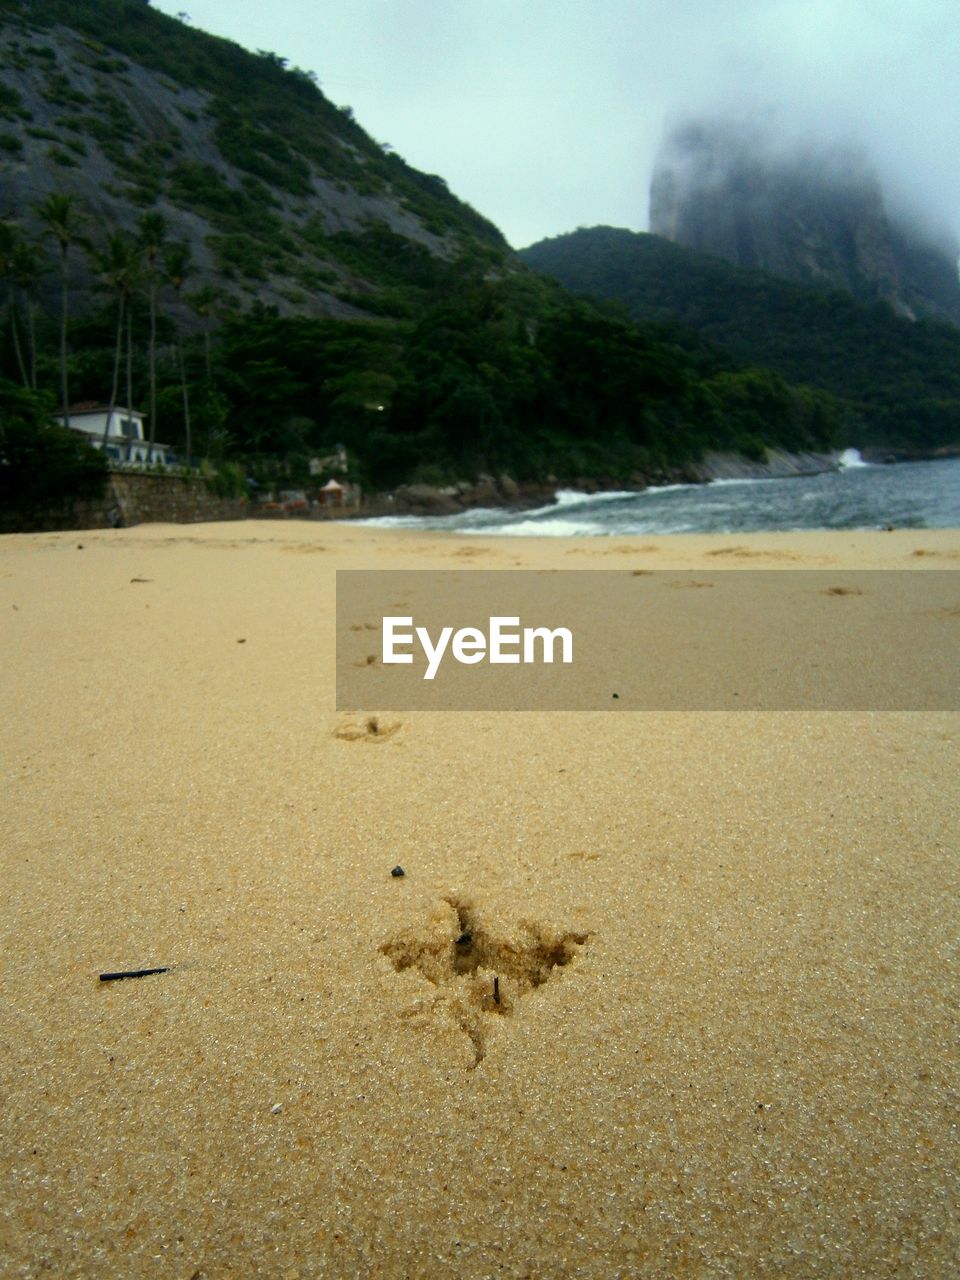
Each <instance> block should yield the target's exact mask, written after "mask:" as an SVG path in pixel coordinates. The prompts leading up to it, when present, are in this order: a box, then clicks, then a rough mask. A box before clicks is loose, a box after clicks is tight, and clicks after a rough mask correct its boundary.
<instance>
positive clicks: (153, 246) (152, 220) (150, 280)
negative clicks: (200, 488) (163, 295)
mask: <svg viewBox="0 0 960 1280" xmlns="http://www.w3.org/2000/svg"><path fill="white" fill-rule="evenodd" d="M137 226H138V227H139V230H140V247H141V249H142V250H143V256H144V261H145V263H146V274H147V297H148V301H149V306H150V340H149V346H148V349H147V362H148V368H149V379H150V442H149V447H148V449H147V460H148V462H152V461H153V446H154V444H155V443H156V439H157V435H156V432H157V293H158V289H159V280H158V272H157V259H158V258H159V256H160V251H161V249H162V248H163V241H164V239H165V237H166V234H167V220H166V218H165V217H164V216H163V214H161V213H145V214H143V216H142V217H141V218H140V221H139V222H138V224H137Z"/></svg>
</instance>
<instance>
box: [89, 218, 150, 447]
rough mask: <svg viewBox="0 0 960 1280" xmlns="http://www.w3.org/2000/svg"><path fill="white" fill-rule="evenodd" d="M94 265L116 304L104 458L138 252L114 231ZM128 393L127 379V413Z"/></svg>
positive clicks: (119, 233)
mask: <svg viewBox="0 0 960 1280" xmlns="http://www.w3.org/2000/svg"><path fill="white" fill-rule="evenodd" d="M94 262H95V264H96V267H97V271H98V273H99V275H100V279H101V280H102V281H103V283H104V284H105V285H106V287H107V288H108V289H109V290H110V292H111V293H112V294H113V295H114V297H115V299H116V303H117V330H116V344H115V347H114V354H113V381H112V383H111V385H110V405H109V408H108V411H107V421H106V425H105V426H104V428H103V451H104V455H106V450H107V438H108V436H109V434H110V423H111V421H112V419H113V413H114V409H115V408H116V404H117V395H118V392H119V388H120V356H121V352H122V349H123V321H124V316H125V313H126V311H127V308H128V306H129V305H130V300H131V294H132V293H133V289H134V286H135V284H136V279H137V273H138V271H139V267H140V251H139V248H138V246H137V244H136V242H135V241H134V240H132V239H131V238H130V236H129V235H127V234H126V233H125V232H123V231H114V232H112V233H111V234H110V235H109V236H108V237H107V242H106V245H105V246H104V248H103V249H101V250H100V251H99V252H98V253H95V254H94ZM129 339H130V329H129V326H128V329H127V340H128V344H129ZM128 365H129V353H128ZM128 374H129V368H128ZM130 391H131V387H130V378H129V376H128V379H127V399H128V403H127V409H128V410H129V409H132V408H133V405H132V404H130V403H129V399H130Z"/></svg>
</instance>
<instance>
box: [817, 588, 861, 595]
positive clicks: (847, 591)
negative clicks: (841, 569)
mask: <svg viewBox="0 0 960 1280" xmlns="http://www.w3.org/2000/svg"><path fill="white" fill-rule="evenodd" d="M820 594H821V595H822V596H862V595H863V594H864V592H863V590H862V589H861V588H860V587H824V589H823V590H822V591H821V592H820Z"/></svg>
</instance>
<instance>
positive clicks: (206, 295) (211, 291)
mask: <svg viewBox="0 0 960 1280" xmlns="http://www.w3.org/2000/svg"><path fill="white" fill-rule="evenodd" d="M222 297H223V294H222V293H221V292H220V290H219V289H215V288H214V287H213V286H212V285H209V284H205V285H203V287H202V288H200V289H198V290H197V292H196V293H191V294H190V296H189V297H188V298H187V302H189V304H190V308H191V310H192V311H193V313H194V315H197V316H199V317H200V319H201V320H204V321H207V322H209V321H210V320H211V319H212V318H213V317H214V316H215V315H216V314H217V303H218V302H220V300H221V299H222ZM203 356H204V368H205V370H206V375H207V382H212V381H213V375H212V373H211V366H210V325H209V323H206V324H204V326H203Z"/></svg>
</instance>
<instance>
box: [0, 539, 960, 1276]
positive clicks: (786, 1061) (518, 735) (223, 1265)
mask: <svg viewBox="0 0 960 1280" xmlns="http://www.w3.org/2000/svg"><path fill="white" fill-rule="evenodd" d="M455 566H461V567H463V568H464V569H467V570H469V569H470V568H471V567H478V568H487V569H490V568H511V567H524V568H537V567H548V568H605V567H607V568H609V567H617V568H631V569H633V568H636V569H638V570H643V569H664V568H669V569H677V570H688V569H689V570H695V569H701V570H706V569H717V568H723V567H727V566H728V567H757V568H763V569H772V568H773V569H775V568H783V569H790V568H792V567H801V568H824V567H827V568H831V567H836V568H838V569H840V568H844V567H845V568H857V569H867V568H918V569H922V568H931V567H933V568H939V569H950V568H957V569H960V532H951V531H945V532H939V533H934V532H928V531H898V532H892V533H875V534H869V533H842V534H830V535H827V534H781V535H775V534H771V535H752V536H740V535H738V536H736V537H728V538H706V537H674V538H646V539H643V540H635V541H631V540H629V539H599V540H587V539H584V540H579V541H568V540H565V539H544V540H520V539H517V540H513V539H506V538H499V539H496V538H491V539H487V540H483V539H476V538H463V537H456V536H443V535H437V534H417V533H410V532H397V531H389V532H388V531H383V530H369V529H364V528H360V527H357V526H349V525H324V526H317V525H310V524H303V525H300V524H296V523H293V522H291V523H262V524H259V523H256V522H252V521H251V522H246V523H237V524H229V525H228V524H222V525H209V526H191V527H173V526H142V527H138V528H133V529H126V530H110V531H102V532H95V533H89V532H85V533H80V534H40V535H25V536H17V537H7V538H2V539H0V670H2V681H0V705H2V724H3V737H2V759H0V767H2V784H0V796H2V800H0V804H2V823H3V827H2V829H3V839H2V849H0V859H2V862H0V879H2V890H3V894H2V967H0V1025H2V1032H3V1034H2V1045H0V1097H2V1099H3V1112H2V1116H3V1118H2V1142H0V1170H2V1183H0V1190H2V1196H0V1275H2V1276H3V1277H4V1278H6V1277H31V1278H32V1277H44V1276H52V1277H98V1278H100V1277H122V1278H124V1280H126V1278H127V1277H141V1276H144V1277H175V1278H177V1280H218V1278H219V1277H234V1276H236V1277H254V1276H263V1277H311V1276H324V1277H326V1276H329V1277H349V1276H383V1277H431V1278H432V1277H437V1278H438V1280H444V1278H446V1277H450V1278H453V1277H458V1278H460V1280H462V1278H464V1277H486V1276H513V1277H541V1278H547V1277H551V1278H552V1277H557V1278H560V1277H598V1278H599V1277H603V1278H605V1280H609V1278H610V1277H619V1276H622V1277H628V1276H663V1277H672V1276H688V1275H689V1276H704V1277H706V1276H711V1277H712V1276H730V1277H761V1276H763V1277H767V1276H778V1277H780V1276H783V1277H797V1278H798V1280H799V1278H801V1277H803V1278H804V1280H807V1278H810V1277H834V1276H837V1277H840V1276H843V1277H847V1276H851V1277H852V1276H869V1277H871V1278H881V1277H894V1276H896V1277H924V1278H926V1277H940V1276H943V1277H947V1276H953V1275H956V1274H958V1271H960V1225H958V1203H960V1175H958V1167H960V1143H958V1135H960V1130H958V1122H960V1105H958V1103H960V1079H958V1056H960V1054H958V992H960V984H958V972H960V931H958V901H960V897H958V889H960V883H958V881H960V867H958V826H960V823H958V818H960V787H958V768H957V765H958V751H957V740H958V735H960V716H958V715H957V714H956V713H948V712H923V713H894V712H857V713H839V712H809V713H804V712H779V713H752V712H712V713H695V712H682V713H681V712H676V713H659V714H652V713H648V714H641V713H634V714H624V715H617V714H611V713H608V712H580V713H574V712H571V713H549V714H547V713H534V712H530V713H523V714H512V715H511V714H509V713H508V714H503V713H500V714H498V713H493V712H490V713H455V712H449V713H423V712H417V713H410V714H406V715H398V714H392V713H390V712H389V711H388V710H386V709H383V708H378V707H369V708H363V709H362V710H358V711H357V713H356V714H353V713H349V714H348V713H343V714H338V713H337V712H336V711H335V710H334V705H333V675H334V571H335V569H337V568H377V567H379V568H404V569H409V568H430V567H443V568H450V567H455ZM958 581H960V580H958ZM956 598H957V603H958V608H957V610H956V612H955V613H953V614H949V612H947V613H944V616H943V617H942V619H941V621H942V625H943V626H945V627H957V626H960V589H958V591H957V597H956ZM677 642H678V643H681V642H682V637H678V641H677ZM397 865H399V866H402V867H403V868H404V870H405V872H406V874H405V875H404V876H402V877H400V876H391V874H390V872H391V868H393V867H395V866H397ZM154 966H170V969H169V972H167V973H163V974H159V975H156V976H152V977H146V978H142V979H134V980H130V981H121V982H117V983H109V984H102V983H100V982H99V981H98V975H99V974H100V973H101V972H103V971H105V970H124V969H133V968H141V967H154ZM495 979H497V980H498V986H497V989H496V990H495V987H494V980H495ZM498 997H499V999H498Z"/></svg>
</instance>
